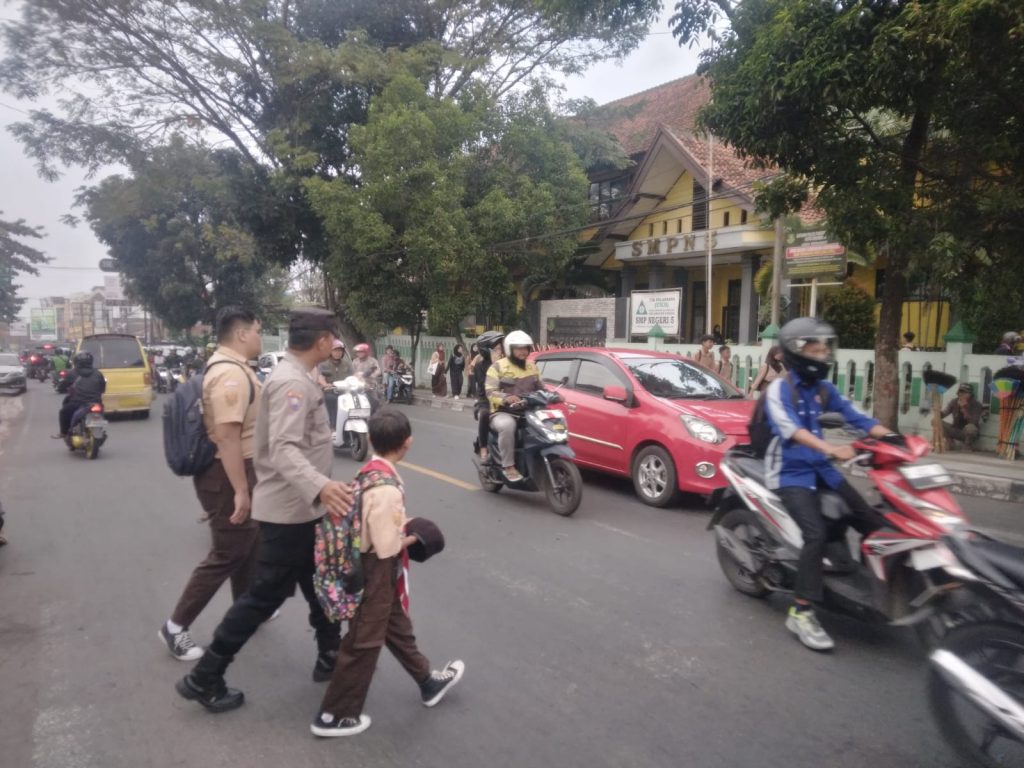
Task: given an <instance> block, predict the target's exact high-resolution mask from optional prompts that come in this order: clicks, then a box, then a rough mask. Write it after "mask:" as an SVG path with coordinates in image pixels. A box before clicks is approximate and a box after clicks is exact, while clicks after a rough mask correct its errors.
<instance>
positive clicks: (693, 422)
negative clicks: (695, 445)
mask: <svg viewBox="0 0 1024 768" xmlns="http://www.w3.org/2000/svg"><path fill="white" fill-rule="evenodd" d="M679 418H680V419H681V420H682V422H683V426H684V427H686V431H687V432H689V433H690V435H691V436H692V437H695V438H697V439H698V440H701V441H703V442H705V443H711V444H713V445H718V444H719V443H721V442H724V441H725V433H724V432H722V430H720V429H719V428H718V427H716V426H715V425H714V424H712V423H711V422H710V421H705V420H704V419H699V418H697V417H696V416H691V415H690V414H688V413H682V414H680V415H679Z"/></svg>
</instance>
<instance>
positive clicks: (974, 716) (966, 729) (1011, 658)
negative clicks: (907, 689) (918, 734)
mask: <svg viewBox="0 0 1024 768" xmlns="http://www.w3.org/2000/svg"><path fill="white" fill-rule="evenodd" d="M942 647H943V648H944V649H945V650H948V651H950V652H952V653H954V654H956V655H957V656H958V657H960V659H962V660H963V661H964V662H966V663H967V664H969V665H970V666H971V667H973V668H974V669H975V670H977V671H978V672H981V673H982V674H984V675H985V677H987V678H988V679H989V680H990V681H991V682H993V683H995V684H996V685H998V686H999V687H1000V688H1001V689H1002V691H1003V692H1004V693H1006V694H1009V695H1010V696H1012V697H1013V698H1015V699H1016V700H1017V701H1018V702H1019V703H1021V704H1024V627H1020V626H1012V625H1009V624H1003V623H994V622H989V623H985V624H971V625H969V626H964V627H960V628H958V629H955V630H953V631H952V632H950V633H949V634H948V635H947V636H946V638H945V640H944V641H943V643H942ZM928 699H929V704H930V705H931V710H932V714H933V715H934V717H935V720H936V722H937V724H938V728H939V731H940V732H941V733H942V735H943V736H944V737H945V739H946V741H947V742H948V743H949V744H950V746H952V747H953V749H955V750H956V751H957V753H958V754H959V755H960V756H961V757H963V758H965V759H967V760H971V761H973V762H974V764H977V765H981V766H986V768H1005V767H1006V766H1009V765H1021V764H1022V763H1024V743H1022V742H1020V741H1018V740H1017V739H1015V738H1014V737H1012V736H1010V735H1008V734H1007V733H1006V732H1005V731H1003V730H1002V729H1001V728H1000V727H998V726H997V725H996V724H995V723H994V721H992V720H991V718H989V716H988V715H986V714H985V713H984V712H982V711H981V710H980V709H978V708H977V706H976V705H974V704H972V703H970V702H969V701H968V700H967V699H966V698H965V697H964V696H963V694H961V693H960V692H959V691H957V690H956V689H955V688H954V687H953V686H952V685H951V684H950V683H949V682H948V681H947V680H946V679H945V678H944V677H943V676H942V674H941V673H939V672H938V671H937V670H935V669H934V668H933V669H932V670H931V671H930V673H929V676H928ZM965 713H967V715H968V716H970V719H971V721H972V722H973V725H974V727H973V728H972V727H970V726H971V723H968V722H966V721H965ZM979 731H980V732H979Z"/></svg>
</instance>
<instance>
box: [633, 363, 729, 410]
mask: <svg viewBox="0 0 1024 768" xmlns="http://www.w3.org/2000/svg"><path fill="white" fill-rule="evenodd" d="M622 362H624V363H625V364H626V365H627V366H629V370H630V371H632V372H633V375H634V376H635V377H636V379H637V381H639V382H640V384H641V385H643V388H644V389H646V390H647V391H648V392H650V393H651V394H652V395H654V396H655V397H665V398H668V399H669V400H677V399H688V400H730V399H735V400H738V399H741V398H742V397H743V393H742V392H740V391H739V390H738V389H737V388H736V387H734V386H733V385H732V384H730V383H729V382H728V381H726V380H725V379H722V378H720V377H718V376H716V375H715V374H714V373H712V372H711V371H708V370H705V369H704V368H701V367H700V366H699V365H695V364H694V363H688V362H686V361H685V360H671V359H669V358H646V359H642V360H629V359H626V360H623V361H622Z"/></svg>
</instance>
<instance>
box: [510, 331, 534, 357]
mask: <svg viewBox="0 0 1024 768" xmlns="http://www.w3.org/2000/svg"><path fill="white" fill-rule="evenodd" d="M512 347H533V339H531V338H530V334H528V333H527V332H526V331H512V333H510V334H509V335H508V336H506V337H505V343H504V348H505V357H512Z"/></svg>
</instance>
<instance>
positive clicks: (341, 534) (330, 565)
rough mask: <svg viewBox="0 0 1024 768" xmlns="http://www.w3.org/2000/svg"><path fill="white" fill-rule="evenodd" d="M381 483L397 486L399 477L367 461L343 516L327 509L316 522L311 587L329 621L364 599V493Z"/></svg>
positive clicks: (352, 609) (344, 617) (353, 610)
mask: <svg viewBox="0 0 1024 768" xmlns="http://www.w3.org/2000/svg"><path fill="white" fill-rule="evenodd" d="M382 485H393V486H395V487H398V479H397V478H396V477H395V476H394V475H393V474H392V473H391V471H390V470H389V469H387V468H386V467H385V466H384V465H382V464H380V463H379V462H377V461H371V462H369V463H367V464H366V465H365V466H364V467H363V468H362V469H360V470H359V474H358V475H356V480H355V490H354V491H353V494H352V508H351V509H350V510H349V511H348V513H347V514H345V515H343V516H340V517H339V516H336V515H332V514H330V513H328V514H326V515H324V516H323V517H322V518H320V522H319V523H317V526H316V543H315V544H314V547H313V559H314V561H315V563H316V571H315V572H314V573H313V589H314V591H315V592H316V597H317V600H318V601H319V602H320V606H321V607H322V608H323V609H324V614H326V616H327V618H328V619H329V620H330V621H332V622H341V621H346V620H348V619H351V618H352V617H353V616H355V613H356V609H358V608H359V604H360V603H361V602H362V600H363V587H364V586H365V583H366V582H365V579H364V576H363V563H362V558H361V554H360V552H359V547H360V546H361V544H362V530H363V510H362V506H363V494H365V493H366V492H367V491H368V490H370V489H371V488H377V487H379V486H382Z"/></svg>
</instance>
